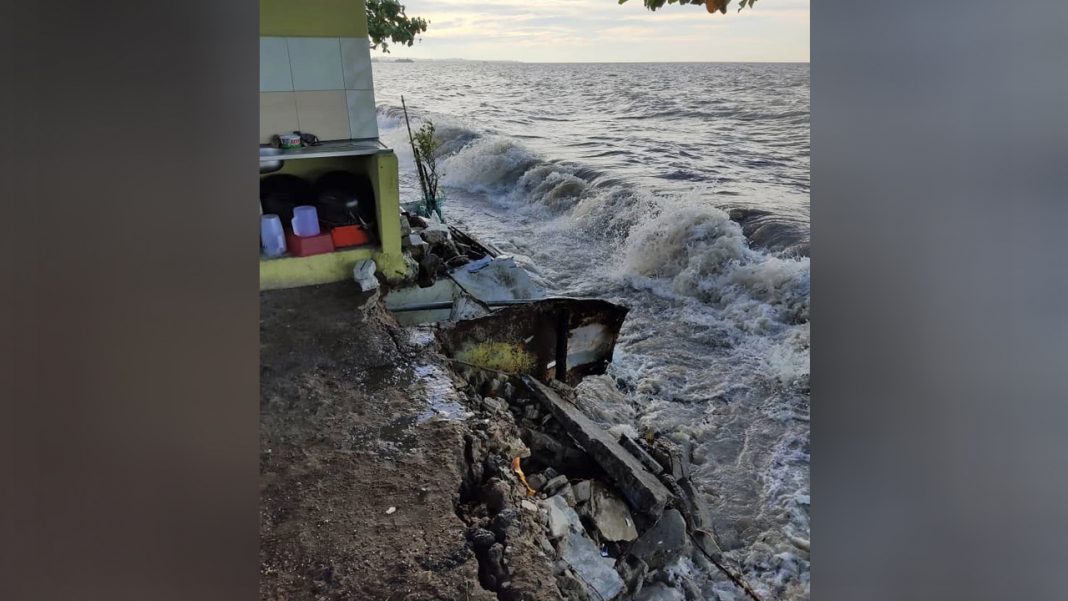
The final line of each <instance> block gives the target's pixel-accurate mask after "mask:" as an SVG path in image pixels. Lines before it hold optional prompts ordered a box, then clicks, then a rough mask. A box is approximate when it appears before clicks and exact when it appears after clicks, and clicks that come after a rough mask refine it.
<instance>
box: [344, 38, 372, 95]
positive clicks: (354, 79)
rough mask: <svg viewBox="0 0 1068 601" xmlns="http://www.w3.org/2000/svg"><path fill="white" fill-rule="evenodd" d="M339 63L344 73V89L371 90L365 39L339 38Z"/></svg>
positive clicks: (369, 60)
mask: <svg viewBox="0 0 1068 601" xmlns="http://www.w3.org/2000/svg"><path fill="white" fill-rule="evenodd" d="M341 64H342V68H343V70H344V75H345V89H346V90H373V89H375V84H374V80H373V78H372V77H371V53H370V51H369V50H368V47H367V40H365V39H359V38H341Z"/></svg>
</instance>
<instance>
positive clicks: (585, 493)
mask: <svg viewBox="0 0 1068 601" xmlns="http://www.w3.org/2000/svg"><path fill="white" fill-rule="evenodd" d="M591 482H592V480H579V481H578V482H576V483H575V485H574V486H572V487H571V490H572V491H574V493H575V501H576V502H578V503H585V502H586V501H589V500H590V494H591V490H590V489H591Z"/></svg>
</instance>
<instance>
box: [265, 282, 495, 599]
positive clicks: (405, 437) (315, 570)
mask: <svg viewBox="0 0 1068 601" xmlns="http://www.w3.org/2000/svg"><path fill="white" fill-rule="evenodd" d="M366 300H367V299H366V297H361V295H360V294H359V292H358V290H357V289H356V287H355V285H354V284H353V283H352V282H345V283H340V284H333V285H327V286H315V287H307V288H299V289H294V290H278V291H268V292H264V293H261V299H260V307H261V315H260V428H261V436H260V440H261V443H260V444H261V448H260V475H261V477H260V481H261V491H260V497H261V501H260V537H261V542H260V559H261V567H260V570H261V579H260V597H261V598H262V599H265V600H282V599H286V600H293V599H324V600H325V599H385V600H393V601H400V600H422V599H426V600H430V599H442V600H444V599H451V600H456V601H467V600H472V601H476V600H491V599H496V598H497V596H496V595H495V594H494V593H492V592H489V591H486V590H484V589H483V588H482V587H481V586H480V585H479V579H478V561H477V559H476V558H475V555H474V553H473V552H472V551H471V549H470V546H469V544H468V543H467V541H466V540H465V531H466V529H467V525H466V524H464V522H463V521H462V520H461V519H460V517H459V516H458V515H457V509H458V503H459V494H460V487H461V483H462V479H463V476H462V474H463V471H464V469H465V462H464V434H465V433H466V432H467V430H466V428H467V426H466V425H465V424H464V422H463V421H458V420H452V419H443V418H441V417H440V416H437V417H432V416H431V414H428V402H427V400H426V397H427V389H426V386H427V385H426V383H425V378H422V377H421V376H422V375H425V370H426V369H433V365H434V362H435V361H440V360H439V359H436V358H435V357H434V356H433V353H432V352H429V351H427V350H425V349H422V348H420V347H418V346H416V345H413V344H412V343H411V342H410V341H409V334H408V333H407V332H406V331H404V330H402V329H400V328H399V327H398V326H396V323H395V322H394V321H392V318H391V317H390V316H388V314H386V313H384V312H383V311H382V310H381V309H379V308H377V307H376V306H375V305H374V304H373V303H371V304H368V305H366V306H373V307H376V308H372V309H369V310H368V311H367V313H365V312H364V309H362V308H361V304H363V302H364V301H366ZM428 366H430V367H428ZM420 370H423V371H420ZM391 508H395V509H394V510H393V511H390V509H391Z"/></svg>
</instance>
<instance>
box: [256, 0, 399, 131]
mask: <svg viewBox="0 0 1068 601" xmlns="http://www.w3.org/2000/svg"><path fill="white" fill-rule="evenodd" d="M294 130H299V131H302V132H307V133H312V134H315V135H316V136H318V137H319V139H320V140H324V141H326V140H343V139H350V138H377V137H378V124H377V120H376V115H375V98H374V82H373V79H372V75H371V52H370V48H369V43H368V40H367V14H366V10H365V5H364V2H363V0H260V143H261V144H263V143H267V142H269V141H270V139H271V136H273V135H275V134H280V133H288V132H292V131H294Z"/></svg>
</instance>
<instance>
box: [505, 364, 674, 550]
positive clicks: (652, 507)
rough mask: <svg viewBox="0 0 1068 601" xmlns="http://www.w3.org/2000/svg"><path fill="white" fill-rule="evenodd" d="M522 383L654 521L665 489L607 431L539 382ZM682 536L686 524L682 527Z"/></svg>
mask: <svg viewBox="0 0 1068 601" xmlns="http://www.w3.org/2000/svg"><path fill="white" fill-rule="evenodd" d="M523 382H524V383H525V384H526V385H527V387H528V388H529V389H530V390H531V392H533V393H534V394H535V396H537V397H538V398H539V399H540V400H541V401H542V403H543V404H544V405H545V407H546V408H547V409H548V410H549V411H550V412H551V413H552V414H553V417H555V418H556V421H558V422H559V423H560V424H561V425H562V426H563V427H564V429H565V430H566V431H567V433H568V434H570V435H571V437H572V438H574V439H575V441H576V442H578V443H579V444H580V445H581V446H582V447H583V448H584V449H586V451H587V452H588V453H589V454H590V455H591V456H592V457H593V459H594V460H595V461H596V462H597V463H598V464H599V465H600V466H601V468H602V469H604V471H605V472H606V473H607V474H608V475H609V476H610V477H611V478H612V480H613V482H614V483H615V484H616V486H617V487H618V488H619V490H620V492H622V493H623V496H624V497H626V499H627V501H628V502H629V503H630V506H631V507H632V508H634V509H635V510H636V511H640V512H642V513H643V514H645V515H647V516H648V517H650V518H651V519H654V520H655V519H657V518H659V517H660V515H661V514H662V513H663V512H664V507H665V506H666V505H667V502H668V500H669V499H670V498H671V493H670V492H669V491H668V489H667V487H665V486H664V484H663V483H661V482H660V480H658V479H657V478H656V476H654V475H653V474H651V473H650V472H649V471H648V470H647V469H645V466H644V465H642V463H641V461H639V460H638V459H637V458H635V457H634V455H632V454H630V453H629V452H627V450H626V449H624V448H623V447H622V446H620V444H619V443H618V442H617V441H616V440H615V438H613V437H612V436H611V435H610V434H609V433H608V432H607V431H605V430H604V429H603V428H601V427H600V426H598V425H597V424H595V423H594V422H593V420H591V419H590V418H588V417H586V414H584V413H583V412H582V411H581V410H580V409H579V408H578V407H576V406H575V405H572V404H571V403H569V402H567V401H565V400H564V399H562V398H560V395H558V394H557V393H556V392H555V391H554V390H552V389H551V388H549V387H548V386H546V385H544V384H542V383H541V382H539V381H538V380H536V379H534V378H532V377H530V376H524V377H523ZM683 533H684V534H685V525H684V526H683Z"/></svg>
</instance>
